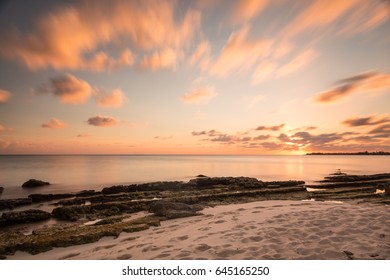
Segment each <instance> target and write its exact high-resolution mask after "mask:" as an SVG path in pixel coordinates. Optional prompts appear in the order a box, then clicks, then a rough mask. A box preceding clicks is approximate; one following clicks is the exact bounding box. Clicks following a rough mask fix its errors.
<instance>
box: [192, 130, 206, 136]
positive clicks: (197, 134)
mask: <svg viewBox="0 0 390 280" xmlns="http://www.w3.org/2000/svg"><path fill="white" fill-rule="evenodd" d="M191 134H192V136H199V135H207V132H206V131H204V130H203V131H193V132H191Z"/></svg>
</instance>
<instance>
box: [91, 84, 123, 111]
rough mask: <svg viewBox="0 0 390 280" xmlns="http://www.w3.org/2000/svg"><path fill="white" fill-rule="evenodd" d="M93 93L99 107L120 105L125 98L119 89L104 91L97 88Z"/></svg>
mask: <svg viewBox="0 0 390 280" xmlns="http://www.w3.org/2000/svg"><path fill="white" fill-rule="evenodd" d="M93 94H94V97H95V101H96V104H97V105H98V106H100V107H114V108H115V107H121V106H122V105H123V103H124V102H125V100H126V97H125V95H124V94H123V92H122V90H121V89H114V90H112V91H105V90H102V89H99V88H97V89H95V90H94V91H93Z"/></svg>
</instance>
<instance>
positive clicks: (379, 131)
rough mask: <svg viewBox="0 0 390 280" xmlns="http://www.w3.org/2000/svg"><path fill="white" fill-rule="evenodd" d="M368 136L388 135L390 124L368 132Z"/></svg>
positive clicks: (389, 133)
mask: <svg viewBox="0 0 390 280" xmlns="http://www.w3.org/2000/svg"><path fill="white" fill-rule="evenodd" d="M369 134H387V135H390V124H383V125H380V126H377V127H376V128H374V129H373V130H371V131H370V132H369Z"/></svg>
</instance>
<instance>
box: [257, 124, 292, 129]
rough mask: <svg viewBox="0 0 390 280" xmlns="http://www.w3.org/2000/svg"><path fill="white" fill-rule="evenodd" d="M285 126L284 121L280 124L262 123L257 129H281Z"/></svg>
mask: <svg viewBox="0 0 390 280" xmlns="http://www.w3.org/2000/svg"><path fill="white" fill-rule="evenodd" d="M284 126H285V124H284V123H282V124H280V125H274V126H265V125H261V126H258V127H256V128H255V130H268V131H279V130H281V129H282V128H283V127H284Z"/></svg>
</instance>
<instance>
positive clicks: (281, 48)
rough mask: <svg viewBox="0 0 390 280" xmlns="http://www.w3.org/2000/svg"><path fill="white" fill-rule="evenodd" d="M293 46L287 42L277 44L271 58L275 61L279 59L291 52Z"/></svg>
mask: <svg viewBox="0 0 390 280" xmlns="http://www.w3.org/2000/svg"><path fill="white" fill-rule="evenodd" d="M292 49H293V45H292V44H291V43H289V42H282V43H279V44H278V46H277V47H276V48H275V49H274V51H273V53H272V56H273V57H274V58H275V59H281V58H283V57H285V56H286V55H287V54H289V53H290V52H291V50H292Z"/></svg>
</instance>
